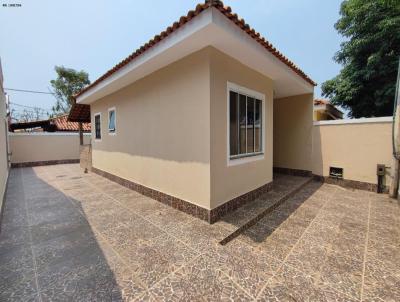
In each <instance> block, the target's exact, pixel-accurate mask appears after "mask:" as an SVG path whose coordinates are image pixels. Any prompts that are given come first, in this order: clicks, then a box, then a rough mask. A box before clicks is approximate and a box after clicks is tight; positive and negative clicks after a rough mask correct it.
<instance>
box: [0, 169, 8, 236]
mask: <svg viewBox="0 0 400 302" xmlns="http://www.w3.org/2000/svg"><path fill="white" fill-rule="evenodd" d="M8 172H9V173H8V174H7V179H6V182H5V187H4V192H3V196H0V197H1V199H0V234H1V225H2V223H1V222H2V220H3V213H4V207H5V203H6V195H7V187H8V180H9V179H10V170H8Z"/></svg>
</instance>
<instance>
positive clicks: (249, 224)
mask: <svg viewBox="0 0 400 302" xmlns="http://www.w3.org/2000/svg"><path fill="white" fill-rule="evenodd" d="M312 181H313V179H312V178H310V179H309V180H307V181H305V182H304V183H303V184H301V185H300V186H299V187H298V188H296V189H294V190H293V191H291V192H289V193H287V194H286V195H284V196H282V198H281V199H279V200H278V201H277V202H275V203H274V204H273V205H271V206H270V207H268V208H266V209H265V210H264V211H262V212H261V213H260V214H258V215H257V216H256V217H254V218H252V219H250V220H249V221H248V222H246V223H245V224H243V225H242V226H241V227H239V228H238V229H237V230H236V231H234V232H233V233H231V234H229V235H228V236H227V237H225V238H224V239H222V240H221V241H220V242H219V244H221V245H226V244H227V243H228V242H230V241H232V240H233V239H235V238H236V237H238V236H239V235H240V234H242V233H243V232H244V231H246V230H248V229H249V228H251V227H252V226H253V225H255V224H256V223H257V222H259V221H260V220H261V219H263V218H264V217H265V216H267V215H268V214H269V213H271V212H272V211H273V210H275V209H276V208H277V207H278V206H280V205H281V204H283V203H284V202H285V201H286V200H288V199H289V198H290V197H292V196H293V195H294V194H296V193H297V192H299V191H300V190H301V189H303V188H304V187H305V186H306V185H308V184H309V183H310V182H312Z"/></svg>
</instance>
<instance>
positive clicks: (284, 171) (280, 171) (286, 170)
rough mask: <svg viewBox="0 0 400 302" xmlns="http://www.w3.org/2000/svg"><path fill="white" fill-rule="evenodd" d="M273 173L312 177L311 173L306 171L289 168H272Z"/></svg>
mask: <svg viewBox="0 0 400 302" xmlns="http://www.w3.org/2000/svg"><path fill="white" fill-rule="evenodd" d="M274 173H278V174H286V175H293V176H303V177H311V176H312V172H311V171H308V170H299V169H289V168H280V167H274Z"/></svg>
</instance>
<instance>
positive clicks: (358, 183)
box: [314, 175, 389, 193]
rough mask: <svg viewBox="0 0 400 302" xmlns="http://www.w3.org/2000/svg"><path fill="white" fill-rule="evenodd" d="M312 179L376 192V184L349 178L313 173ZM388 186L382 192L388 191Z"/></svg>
mask: <svg viewBox="0 0 400 302" xmlns="http://www.w3.org/2000/svg"><path fill="white" fill-rule="evenodd" d="M314 179H315V180H318V181H322V182H325V183H328V184H333V185H338V186H341V187H344V188H350V189H357V190H364V191H370V192H378V185H377V184H372V183H369V182H362V181H357V180H350V179H340V178H333V177H329V176H321V175H314ZM388 192H389V188H388V187H386V186H385V188H384V190H383V193H388Z"/></svg>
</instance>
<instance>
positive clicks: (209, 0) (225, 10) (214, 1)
mask: <svg viewBox="0 0 400 302" xmlns="http://www.w3.org/2000/svg"><path fill="white" fill-rule="evenodd" d="M210 7H215V8H216V9H218V10H219V11H220V12H221V13H222V14H223V15H224V16H226V17H227V18H228V19H230V20H231V21H232V22H233V23H235V24H236V25H237V26H238V27H239V28H241V29H242V30H243V31H244V32H246V33H247V34H248V35H249V36H251V37H252V38H253V39H254V40H255V41H257V42H258V43H259V44H260V45H262V46H263V47H264V48H265V49H266V50H267V51H269V52H270V53H272V54H273V55H274V56H275V57H276V58H278V59H279V60H280V61H282V62H283V63H284V64H286V65H287V66H288V67H289V68H291V69H292V70H293V71H294V72H295V73H297V74H298V75H299V76H301V77H302V78H303V79H304V80H306V81H307V82H308V83H310V84H311V85H314V86H316V85H317V84H316V83H315V82H314V81H313V80H312V79H311V78H310V77H309V76H307V75H306V74H305V73H304V72H303V71H302V70H301V69H300V68H299V67H297V66H296V65H295V64H294V63H293V62H292V61H290V60H289V59H288V58H287V57H285V56H284V55H283V54H282V53H280V52H279V51H278V50H277V49H276V48H275V47H274V46H273V45H272V44H271V43H270V42H268V41H267V40H266V39H265V38H264V37H261V35H260V33H258V32H256V31H255V30H254V29H253V28H251V27H250V26H249V25H248V24H247V23H246V22H245V21H244V20H243V19H241V18H239V17H238V15H237V14H234V13H232V9H231V8H230V7H229V6H227V7H226V6H224V4H223V3H222V1H219V0H206V1H205V3H202V4H198V5H197V6H196V9H195V10H191V11H189V12H188V13H187V15H186V16H182V17H181V18H180V19H179V21H177V22H174V23H173V24H172V25H171V26H169V27H168V28H167V29H166V30H164V31H163V32H161V33H160V34H158V35H156V36H154V38H153V39H151V40H150V41H149V42H147V43H146V44H144V45H143V46H141V47H140V48H138V49H137V50H136V51H135V52H133V53H132V54H131V55H129V56H128V57H127V58H126V59H124V60H123V61H121V62H120V63H118V64H117V65H115V66H114V67H113V68H112V69H110V70H108V71H107V72H106V73H105V74H103V75H102V76H101V77H100V78H98V79H97V80H96V81H94V82H93V83H92V84H90V85H88V86H86V87H85V88H83V89H82V90H81V91H80V92H79V93H78V94H76V95H75V97H78V96H80V95H81V94H83V93H84V92H86V91H88V90H89V89H91V88H92V87H94V86H96V85H97V84H99V83H100V82H101V81H103V80H104V79H106V78H108V77H109V76H110V75H112V74H113V73H115V72H116V71H118V70H119V69H121V68H122V67H124V66H125V65H127V64H128V63H130V62H131V61H133V60H134V59H136V58H137V57H138V56H140V55H141V54H143V53H144V52H145V51H147V50H148V49H149V48H151V47H153V46H154V45H156V44H157V43H158V42H160V41H161V40H163V39H165V38H166V37H168V36H169V35H170V34H171V33H173V32H174V31H176V30H177V29H178V28H180V27H182V26H183V25H185V24H186V23H188V22H189V21H190V20H192V19H193V18H194V17H196V16H197V15H199V14H200V13H201V12H202V11H204V10H206V9H208V8H210Z"/></svg>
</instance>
